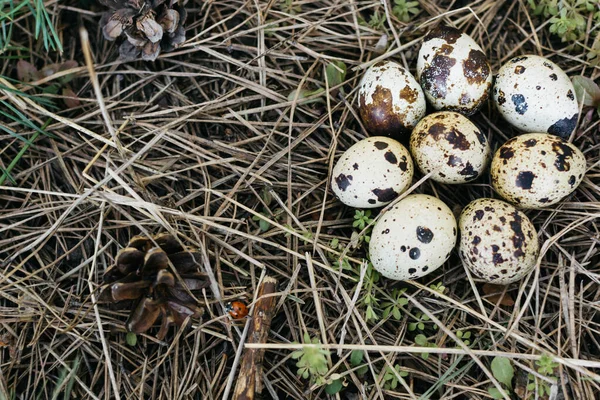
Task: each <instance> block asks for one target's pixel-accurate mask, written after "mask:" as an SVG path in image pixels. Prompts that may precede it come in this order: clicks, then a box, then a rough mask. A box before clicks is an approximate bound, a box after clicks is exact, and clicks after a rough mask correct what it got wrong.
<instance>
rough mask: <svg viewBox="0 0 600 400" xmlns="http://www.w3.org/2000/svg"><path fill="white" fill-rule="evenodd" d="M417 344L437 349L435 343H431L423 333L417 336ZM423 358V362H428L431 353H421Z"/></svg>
mask: <svg viewBox="0 0 600 400" xmlns="http://www.w3.org/2000/svg"><path fill="white" fill-rule="evenodd" d="M415 344H416V345H417V346H421V347H437V346H436V345H435V343H429V339H428V338H427V336H425V335H423V334H422V333H419V334H418V335H417V336H415ZM421 358H422V359H423V360H427V359H428V358H429V353H421Z"/></svg>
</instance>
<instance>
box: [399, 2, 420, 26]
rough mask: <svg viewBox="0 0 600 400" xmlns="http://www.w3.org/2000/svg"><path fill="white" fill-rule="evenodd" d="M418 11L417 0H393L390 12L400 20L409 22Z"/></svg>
mask: <svg viewBox="0 0 600 400" xmlns="http://www.w3.org/2000/svg"><path fill="white" fill-rule="evenodd" d="M420 11H421V10H419V2H418V1H406V0H394V7H393V8H392V14H394V16H395V17H396V18H398V19H399V20H400V21H402V22H409V21H410V20H411V19H412V17H413V16H415V15H417V14H418V13H419V12H420Z"/></svg>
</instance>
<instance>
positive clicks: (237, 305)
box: [225, 301, 248, 319]
mask: <svg viewBox="0 0 600 400" xmlns="http://www.w3.org/2000/svg"><path fill="white" fill-rule="evenodd" d="M225 311H227V312H228V313H229V315H230V316H231V318H233V319H242V318H244V317H245V316H246V315H248V306H246V305H245V304H244V303H242V302H241V301H232V302H231V303H227V305H225Z"/></svg>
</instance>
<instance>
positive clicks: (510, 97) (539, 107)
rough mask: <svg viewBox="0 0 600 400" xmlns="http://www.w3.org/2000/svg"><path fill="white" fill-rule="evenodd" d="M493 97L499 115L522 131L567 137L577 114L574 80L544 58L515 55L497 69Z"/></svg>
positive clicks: (573, 127) (575, 121)
mask: <svg viewBox="0 0 600 400" xmlns="http://www.w3.org/2000/svg"><path fill="white" fill-rule="evenodd" d="M493 98H494V103H495V104H496V107H497V108H498V110H499V111H500V114H502V116H503V117H504V119H505V120H506V121H508V122H509V123H510V124H511V125H512V126H514V127H515V128H518V129H520V130H522V131H524V132H547V133H551V134H553V135H558V136H560V137H562V138H565V139H566V138H568V137H569V136H570V135H571V133H572V132H573V130H574V129H575V126H576V125H577V118H578V115H579V107H578V105H577V99H576V98H575V89H574V88H573V83H571V80H570V79H569V77H568V76H567V74H565V73H564V72H563V70H562V69H560V67H559V66H558V65H556V64H554V63H553V62H552V61H550V60H548V59H547V58H544V57H540V56H534V55H525V56H519V57H515V58H513V59H511V60H509V61H508V62H507V63H506V64H504V65H503V66H502V67H501V68H500V70H499V71H498V75H497V76H496V81H495V83H494V90H493Z"/></svg>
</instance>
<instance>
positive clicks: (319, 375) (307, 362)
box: [291, 332, 329, 385]
mask: <svg viewBox="0 0 600 400" xmlns="http://www.w3.org/2000/svg"><path fill="white" fill-rule="evenodd" d="M304 344H312V345H314V346H307V347H303V348H302V349H300V350H296V351H294V352H293V353H292V356H291V357H292V358H293V359H294V360H298V362H297V363H296V367H298V372H297V374H298V375H299V376H301V377H302V378H304V379H309V378H310V381H311V382H313V383H316V384H317V385H322V384H324V383H325V375H327V372H328V370H329V368H328V366H327V355H328V354H329V350H326V349H323V348H321V347H320V346H319V345H320V344H321V342H320V341H319V339H317V338H314V339H311V337H310V335H309V334H308V332H304Z"/></svg>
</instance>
